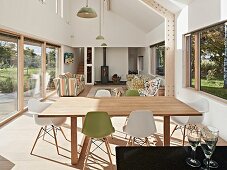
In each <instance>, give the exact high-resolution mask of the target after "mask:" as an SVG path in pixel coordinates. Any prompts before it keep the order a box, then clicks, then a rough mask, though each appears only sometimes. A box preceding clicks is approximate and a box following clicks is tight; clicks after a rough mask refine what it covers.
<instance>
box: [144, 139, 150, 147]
mask: <svg viewBox="0 0 227 170" xmlns="http://www.w3.org/2000/svg"><path fill="white" fill-rule="evenodd" d="M145 143H146V144H147V146H150V143H149V140H148V138H147V137H146V138H145Z"/></svg>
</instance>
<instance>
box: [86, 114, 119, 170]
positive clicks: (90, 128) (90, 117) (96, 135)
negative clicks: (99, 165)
mask: <svg viewBox="0 0 227 170" xmlns="http://www.w3.org/2000/svg"><path fill="white" fill-rule="evenodd" d="M114 132H115V129H114V127H113V125H112V122H111V119H110V116H109V115H108V113H107V112H88V113H87V115H86V117H85V120H84V125H83V128H82V133H83V134H85V135H86V136H88V137H89V141H88V146H87V150H86V158H85V162H84V167H85V166H86V164H87V160H88V156H89V153H90V148H91V144H92V142H93V143H94V141H92V140H93V139H99V140H102V141H103V142H105V145H106V149H107V154H108V156H109V159H110V163H111V166H112V165H113V164H112V159H111V150H110V145H109V142H108V139H107V136H109V135H111V134H112V133H114ZM96 146H97V147H99V146H98V145H96ZM94 150H95V149H94ZM112 169H113V168H112Z"/></svg>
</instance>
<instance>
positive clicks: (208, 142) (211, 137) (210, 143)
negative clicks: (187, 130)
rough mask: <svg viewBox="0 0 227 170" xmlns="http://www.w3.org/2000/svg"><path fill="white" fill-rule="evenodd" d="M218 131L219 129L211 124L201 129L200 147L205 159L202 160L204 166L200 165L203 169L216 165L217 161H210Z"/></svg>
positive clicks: (206, 169)
mask: <svg viewBox="0 0 227 170" xmlns="http://www.w3.org/2000/svg"><path fill="white" fill-rule="evenodd" d="M218 133H219V131H218V130H217V129H216V128H214V127H211V126H208V127H205V128H203V129H202V133H201V134H202V141H201V147H202V150H203V152H204V155H205V157H206V158H205V159H204V160H203V162H204V164H205V167H202V168H201V169H203V170H209V169H210V168H212V167H216V168H217V167H218V163H217V162H215V161H212V164H211V159H210V158H211V156H212V154H213V152H214V150H215V147H216V144H217V141H218Z"/></svg>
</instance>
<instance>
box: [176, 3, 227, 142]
mask: <svg viewBox="0 0 227 170" xmlns="http://www.w3.org/2000/svg"><path fill="white" fill-rule="evenodd" d="M220 2H224V1H221V0H215V1H213V0H194V1H192V3H191V4H190V5H189V6H188V7H186V8H184V9H183V10H182V11H181V12H180V13H179V14H177V15H176V21H177V27H176V36H177V37H176V55H175V56H176V58H175V66H176V72H175V77H176V78H175V82H176V83H175V84H176V96H177V97H178V98H180V99H181V100H183V101H192V100H195V99H197V98H201V97H203V98H206V99H208V100H209V104H210V111H209V113H208V114H207V115H206V116H205V122H204V123H205V124H207V125H212V126H215V127H217V128H218V129H219V130H220V136H221V137H222V138H224V139H225V140H227V131H226V122H227V116H226V115H227V104H226V102H221V101H218V100H215V99H214V98H211V97H209V96H208V95H205V94H204V93H202V92H196V91H194V90H190V89H188V88H184V87H183V86H184V84H183V82H184V71H185V65H184V62H183V53H184V52H183V51H182V35H183V34H185V33H187V32H188V31H193V30H195V29H199V28H202V27H204V26H208V25H210V24H214V23H216V22H219V21H221V20H223V19H225V20H226V19H227V6H220V5H221V3H220ZM224 3H226V2H224ZM201 7H202V9H201Z"/></svg>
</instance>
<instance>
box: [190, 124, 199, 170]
mask: <svg viewBox="0 0 227 170" xmlns="http://www.w3.org/2000/svg"><path fill="white" fill-rule="evenodd" d="M187 137H188V142H189V144H190V146H191V148H192V157H188V158H187V159H186V162H187V164H188V165H190V166H192V167H200V165H201V163H200V162H199V161H198V160H197V159H195V153H196V148H197V146H198V145H199V143H200V140H201V131H200V129H199V128H198V127H197V126H196V125H189V126H188V129H187Z"/></svg>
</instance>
